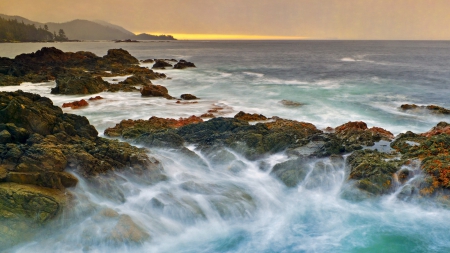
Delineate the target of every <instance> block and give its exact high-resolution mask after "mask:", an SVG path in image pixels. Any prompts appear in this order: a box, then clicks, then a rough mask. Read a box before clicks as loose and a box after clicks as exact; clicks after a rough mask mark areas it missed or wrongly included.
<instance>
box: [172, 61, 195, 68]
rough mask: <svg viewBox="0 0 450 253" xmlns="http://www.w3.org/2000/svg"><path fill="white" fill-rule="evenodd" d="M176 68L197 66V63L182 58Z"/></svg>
mask: <svg viewBox="0 0 450 253" xmlns="http://www.w3.org/2000/svg"><path fill="white" fill-rule="evenodd" d="M173 68H174V69H185V68H195V64H194V63H192V62H188V61H185V60H180V61H179V62H178V63H177V64H175V66H173Z"/></svg>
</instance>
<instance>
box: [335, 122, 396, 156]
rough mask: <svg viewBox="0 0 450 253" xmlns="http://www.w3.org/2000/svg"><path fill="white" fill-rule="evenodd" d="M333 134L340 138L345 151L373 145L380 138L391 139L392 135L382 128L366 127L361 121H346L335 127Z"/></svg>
mask: <svg viewBox="0 0 450 253" xmlns="http://www.w3.org/2000/svg"><path fill="white" fill-rule="evenodd" d="M335 135H336V137H337V138H339V139H341V140H342V145H343V146H344V147H345V150H346V151H347V152H351V151H353V150H359V149H362V148H363V146H373V145H374V144H375V142H378V141H380V140H385V141H389V142H390V141H391V140H392V139H394V135H393V134H392V133H391V132H389V131H387V130H385V129H382V128H379V127H372V128H370V129H369V128H368V127H367V124H366V123H364V122H362V121H357V122H348V123H346V124H343V125H341V126H338V127H336V129H335Z"/></svg>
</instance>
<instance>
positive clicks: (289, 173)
mask: <svg viewBox="0 0 450 253" xmlns="http://www.w3.org/2000/svg"><path fill="white" fill-rule="evenodd" d="M308 172H309V167H308V160H307V159H305V158H302V157H301V158H297V159H295V160H289V161H286V162H283V163H279V164H276V165H275V166H274V167H273V169H272V171H271V172H270V173H271V174H273V175H275V176H276V177H277V178H278V179H280V180H281V181H282V182H283V183H284V184H285V185H286V186H287V187H295V186H297V184H298V183H299V182H301V181H303V180H304V179H305V177H306V175H307V174H308Z"/></svg>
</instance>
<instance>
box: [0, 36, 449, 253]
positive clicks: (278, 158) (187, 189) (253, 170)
mask: <svg viewBox="0 0 450 253" xmlns="http://www.w3.org/2000/svg"><path fill="white" fill-rule="evenodd" d="M42 46H56V47H57V48H60V49H62V50H64V51H79V50H85V51H92V52H94V53H96V54H98V55H104V54H106V51H107V49H109V48H117V47H119V46H120V47H123V48H124V49H126V50H128V51H130V53H131V54H133V55H134V56H136V57H137V58H139V59H147V58H177V59H180V58H183V59H185V60H188V61H193V62H194V63H195V64H196V65H197V66H198V68H195V69H188V70H164V72H165V73H166V74H167V75H168V76H169V77H171V79H168V80H158V81H155V82H154V83H156V84H161V85H164V86H166V87H167V88H168V89H169V93H170V94H171V95H172V96H179V95H181V94H183V93H191V94H194V95H196V96H198V97H200V98H201V100H199V103H197V104H185V105H177V104H175V102H174V101H170V100H166V99H160V98H141V97H140V94H139V93H114V94H112V93H101V94H99V95H101V96H102V97H104V98H105V99H104V100H100V101H94V102H92V103H91V104H90V106H88V107H86V108H84V109H79V110H71V109H64V111H66V112H70V113H77V114H81V115H84V116H86V117H88V119H89V120H90V122H91V124H93V125H94V126H95V127H96V128H97V129H98V130H99V132H103V130H104V129H106V128H107V127H110V126H114V125H115V124H116V123H118V122H119V121H120V120H122V119H127V118H132V119H139V118H143V119H147V118H150V117H151V116H159V117H171V118H178V117H186V116H190V115H201V114H203V113H205V112H206V111H207V110H209V109H211V108H213V107H217V106H219V107H222V108H224V109H223V110H222V111H221V112H222V113H223V114H222V115H223V116H233V115H235V114H236V113H237V112H239V111H240V110H243V111H246V112H249V113H262V114H264V115H266V116H280V117H283V118H288V119H295V120H301V121H307V122H311V123H313V124H315V125H316V126H317V127H318V128H325V127H328V126H331V127H336V126H338V125H340V124H343V123H346V122H348V121H354V120H362V121H365V122H366V123H367V124H368V125H369V126H379V127H383V128H386V129H387V130H390V131H392V132H393V133H394V134H398V133H401V132H405V131H407V130H412V131H415V132H424V131H427V130H429V129H430V128H431V127H433V126H434V125H436V123H438V122H439V121H449V120H450V118H449V117H448V116H447V117H442V116H439V117H438V116H436V115H430V114H426V113H419V114H415V113H409V112H403V111H399V110H398V107H399V106H400V105H401V104H403V103H416V104H420V105H427V104H436V105H439V106H444V107H447V108H450V102H449V100H448V95H449V92H448V85H449V84H450V81H449V80H450V73H449V72H448V66H450V50H449V49H450V43H449V42H370V41H369V42H345V41H343V42H328V41H289V42H183V41H178V42H170V43H150V42H149V43H138V44H137V43H131V44H116V43H110V42H95V43H94V42H92V43H88V42H86V43H57V44H47V43H46V44H39V43H27V44H0V56H8V57H14V56H15V55H16V54H18V53H22V52H32V51H35V50H37V49H39V48H41V47H42ZM144 66H145V65H144ZM147 66H149V65H147ZM54 85H55V84H54V83H45V84H23V85H22V86H21V87H20V89H22V90H24V91H31V92H36V93H39V94H41V95H44V96H48V97H50V98H51V99H52V100H53V101H54V103H55V104H56V105H62V103H64V102H69V101H73V100H75V99H77V100H78V99H81V98H89V97H90V96H61V95H51V94H50V88H52V87H54ZM17 88H18V87H0V90H16V89H17ZM282 100H291V101H295V102H299V103H302V104H303V105H302V106H300V107H289V106H285V105H283V104H282V103H281V101H282ZM190 148H191V149H194V148H193V147H190ZM151 152H152V153H153V154H154V155H155V156H156V157H157V159H159V160H160V161H161V162H162V163H163V166H164V168H165V171H166V173H167V176H168V178H169V180H168V181H165V182H161V183H158V184H156V185H153V186H148V185H143V184H142V183H137V182H133V181H131V180H130V179H126V178H125V180H124V181H123V182H122V183H120V185H121V187H122V188H123V189H124V192H125V197H126V201H125V203H116V202H114V201H111V200H109V199H105V198H103V197H101V196H99V195H98V194H96V193H95V192H94V191H92V190H91V189H90V188H89V187H87V186H86V185H85V184H84V183H83V182H82V183H80V185H79V186H77V188H76V189H75V190H74V192H75V194H76V195H77V196H79V198H80V199H83V201H84V202H83V203H84V204H81V205H79V206H77V207H76V210H77V212H76V213H78V215H77V214H73V215H72V216H70V219H69V220H65V221H64V222H65V223H64V226H63V228H59V229H52V230H49V231H43V232H42V237H38V238H36V239H35V241H33V242H27V243H25V244H24V245H19V246H18V247H16V248H14V249H11V252H449V251H450V241H449V240H448V238H450V232H449V229H448V228H449V227H450V211H449V210H447V209H443V208H440V207H437V206H435V205H433V204H432V203H431V204H430V203H429V202H426V201H425V202H423V203H410V202H404V201H400V200H398V198H397V196H396V193H393V194H391V195H388V196H384V197H382V198H375V199H366V200H363V201H355V200H349V198H347V197H345V196H347V195H348V193H349V192H350V193H351V192H353V190H352V188H351V186H350V185H349V184H348V183H347V182H346V180H345V178H346V176H347V171H346V168H345V167H344V166H343V165H340V166H336V165H332V164H331V163H330V161H328V160H327V159H324V160H318V161H314V162H311V166H310V173H309V174H308V177H307V178H306V179H305V181H304V182H302V183H301V184H300V185H299V186H298V187H296V188H294V189H288V188H286V187H284V186H283V184H282V183H280V182H279V181H277V180H276V179H275V178H274V177H272V176H271V175H270V174H269V173H270V170H269V171H261V170H260V169H259V164H260V163H261V162H265V163H267V164H270V165H271V166H273V165H275V164H277V163H279V162H283V161H285V160H286V159H288V158H287V156H286V155H284V154H276V155H273V156H271V157H269V158H267V159H266V160H265V161H248V160H246V159H245V158H243V157H241V156H240V155H239V154H236V153H234V156H235V158H234V159H232V160H231V161H227V162H223V163H217V162H215V161H213V159H211V158H210V157H204V156H203V154H199V155H200V156H202V158H203V162H201V163H199V162H198V161H192V160H190V159H188V158H186V157H183V156H182V155H181V154H179V153H176V152H174V151H171V150H158V149H154V150H151ZM316 163H324V164H325V165H326V168H327V170H326V173H323V172H315V166H316V165H315V164H316ZM237 164H238V165H239V166H237V167H238V169H231V168H235V167H236V165H237ZM269 167H270V166H269ZM155 199H157V200H158V201H160V202H161V203H163V207H162V208H161V205H159V206H158V205H155V204H154V203H155ZM88 203H89V204H88ZM87 206H90V207H92V206H94V207H95V208H94V209H95V210H100V209H102V208H106V207H108V208H112V209H114V210H116V211H117V212H118V213H120V214H126V215H129V216H130V217H131V218H132V219H133V221H135V222H136V223H137V224H139V225H140V226H141V227H142V228H143V229H144V230H145V231H146V232H148V233H149V234H150V235H151V237H152V239H151V240H149V241H145V242H142V243H140V244H137V245H135V244H114V243H111V241H109V240H108V239H107V238H106V234H107V233H106V232H105V231H108V229H109V227H110V224H109V223H108V222H103V223H95V222H93V220H95V215H96V212H95V211H92V210H91V211H89V210H85V209H86V208H87ZM92 231H95V233H94V232H92ZM8 252H9V251H8Z"/></svg>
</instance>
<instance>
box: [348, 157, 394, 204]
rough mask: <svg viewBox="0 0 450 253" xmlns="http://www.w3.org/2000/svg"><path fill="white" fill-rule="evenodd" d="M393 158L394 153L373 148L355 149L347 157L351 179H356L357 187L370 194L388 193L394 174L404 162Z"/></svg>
mask: <svg viewBox="0 0 450 253" xmlns="http://www.w3.org/2000/svg"><path fill="white" fill-rule="evenodd" d="M392 158H393V156H392V155H389V154H385V153H380V152H378V151H373V150H359V151H355V152H354V153H353V154H351V155H350V156H349V157H348V159H347V163H348V166H349V168H350V175H349V179H351V180H356V187H358V188H359V189H361V190H363V191H366V192H368V193H370V194H373V195H380V194H386V193H388V192H390V190H391V187H392V182H393V174H394V173H395V172H397V171H398V170H399V169H400V167H401V165H402V163H403V162H402V161H400V160H392Z"/></svg>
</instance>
